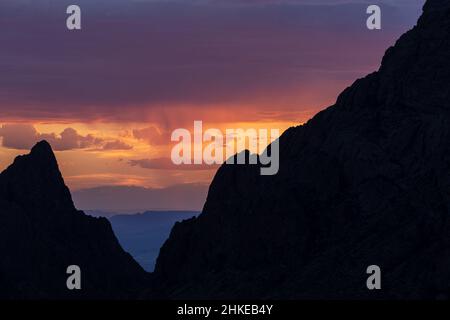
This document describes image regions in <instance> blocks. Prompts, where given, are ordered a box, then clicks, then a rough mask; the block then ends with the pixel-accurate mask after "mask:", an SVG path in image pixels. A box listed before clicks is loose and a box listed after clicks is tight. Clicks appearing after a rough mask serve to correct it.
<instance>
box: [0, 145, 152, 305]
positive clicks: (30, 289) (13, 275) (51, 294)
mask: <svg viewBox="0 0 450 320" xmlns="http://www.w3.org/2000/svg"><path fill="white" fill-rule="evenodd" d="M0 252H1V255H2V258H1V259H0V287H1V288H2V290H0V298H6V299H11V298H20V299H53V298H58V299H61V298H96V299H99V298H138V295H137V292H139V291H141V290H142V288H143V287H145V286H146V284H145V283H146V281H147V274H146V273H145V272H144V271H143V270H142V268H141V267H140V266H139V265H138V264H137V263H136V262H135V261H134V260H133V259H132V258H131V256H130V255H129V254H128V253H126V252H124V251H123V249H122V248H121V247H120V245H119V243H118V241H117V239H116V238H115V236H114V233H113V231H112V229H111V225H110V223H109V222H108V220H107V219H105V218H93V217H90V216H86V215H84V213H83V212H81V211H77V210H76V209H75V207H74V205H73V202H72V199H71V196H70V192H69V190H68V188H67V187H66V186H65V185H64V181H63V178H62V176H61V173H60V172H59V169H58V165H57V162H56V159H55V156H54V154H53V152H52V150H51V147H50V145H49V144H48V143H47V142H45V141H43V142H40V143H38V144H37V145H36V146H35V147H34V148H33V149H32V150H31V153H30V154H29V155H25V156H19V157H17V158H16V159H15V161H14V163H13V164H12V165H11V166H10V167H9V168H7V169H6V170H5V171H4V172H2V173H1V174H0ZM69 265H78V266H79V267H80V268H81V287H82V289H81V290H79V291H78V290H75V291H70V290H68V289H67V287H66V280H67V278H68V277H69V275H68V274H66V269H67V267H68V266H69Z"/></svg>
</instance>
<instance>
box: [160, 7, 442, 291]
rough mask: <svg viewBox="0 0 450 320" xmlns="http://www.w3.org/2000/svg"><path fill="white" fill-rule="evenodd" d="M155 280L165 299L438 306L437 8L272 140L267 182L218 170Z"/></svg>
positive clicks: (170, 244)
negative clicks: (375, 65)
mask: <svg viewBox="0 0 450 320" xmlns="http://www.w3.org/2000/svg"><path fill="white" fill-rule="evenodd" d="M373 264H374V265H378V266H380V267H381V270H382V290H375V291H369V290H368V289H367V287H366V279H367V277H368V275H367V274H366V268H367V267H368V266H369V265H373ZM155 275H156V276H157V278H158V279H159V280H158V281H159V282H160V284H161V285H160V289H161V290H164V291H165V292H166V293H167V294H169V295H170V296H172V297H189V298H199V297H203V298H205V297H214V298H224V297H225V298H236V297H237V298H438V297H447V298H450V1H447V0H429V1H427V3H426V5H425V7H424V13H423V15H422V17H421V18H420V20H419V22H418V24H417V26H416V27H415V28H414V29H413V30H411V31H409V32H408V33H406V34H405V35H403V36H402V37H401V38H400V39H399V40H398V42H397V43H396V45H395V46H394V47H392V48H390V49H389V50H388V51H387V52H386V55H385V57H384V59H383V62H382V65H381V68H380V70H379V71H378V72H375V73H373V74H371V75H369V76H367V77H366V78H364V79H360V80H357V81H356V82H355V83H354V84H353V85H352V86H351V87H350V88H348V89H346V90H345V91H344V92H343V93H342V94H341V95H340V96H339V98H338V99H337V102H336V104H335V105H334V106H332V107H330V108H328V109H326V110H325V111H323V112H321V113H319V114H318V115H317V116H315V117H314V118H313V119H312V120H310V121H309V122H308V123H307V124H305V125H303V126H300V127H296V128H291V129H289V130H288V131H286V132H285V133H284V134H283V136H282V137H281V138H280V171H279V173H278V175H276V176H260V175H259V169H258V167H257V166H256V165H255V166H251V165H248V166H233V165H224V166H222V167H221V168H220V169H219V171H218V172H217V175H216V177H215V178H214V181H213V183H212V185H211V187H210V190H209V195H208V199H207V202H206V204H205V207H204V210H203V213H202V214H201V215H200V216H199V217H198V218H196V219H191V220H188V221H185V222H183V223H180V224H177V225H176V226H175V227H174V229H173V230H172V233H171V236H170V239H169V240H168V241H167V242H166V243H165V245H164V246H163V248H162V250H161V253H160V256H159V258H158V261H157V266H156V272H155Z"/></svg>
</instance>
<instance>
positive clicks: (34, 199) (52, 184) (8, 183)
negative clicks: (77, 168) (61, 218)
mask: <svg viewBox="0 0 450 320" xmlns="http://www.w3.org/2000/svg"><path fill="white" fill-rule="evenodd" d="M2 190H3V191H2ZM2 193H3V195H7V198H8V200H9V201H11V202H15V203H18V204H21V205H26V206H31V207H48V206H54V205H57V206H61V207H64V208H68V209H74V207H73V202H72V197H71V195H70V192H69V190H68V188H67V187H66V185H65V183H64V179H63V177H62V175H61V172H60V170H59V167H58V163H57V160H56V157H55V154H54V153H53V150H52V147H51V146H50V144H49V143H48V142H47V141H45V140H43V141H40V142H38V143H37V144H36V145H35V146H34V147H33V148H32V149H31V152H30V153H29V154H27V155H21V156H18V157H17V158H16V159H15V160H14V163H13V164H12V165H10V166H9V167H8V168H7V169H6V170H5V171H4V172H2V173H1V174H0V195H1V194H2Z"/></svg>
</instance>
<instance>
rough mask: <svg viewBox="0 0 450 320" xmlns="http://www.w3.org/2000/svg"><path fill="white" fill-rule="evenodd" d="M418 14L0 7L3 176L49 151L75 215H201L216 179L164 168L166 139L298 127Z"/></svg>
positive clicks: (141, 0) (311, 4)
mask: <svg viewBox="0 0 450 320" xmlns="http://www.w3.org/2000/svg"><path fill="white" fill-rule="evenodd" d="M424 2H425V1H424V0H420V1H419V0H404V1H402V0H398V1H393V0H392V1H363V0H361V1H357V0H354V1H351V0H315V1H312V0H183V1H181V0H180V1H176V0H70V1H66V0H32V1H31V0H2V1H1V2H0V43H1V46H0V170H3V169H4V168H6V167H7V166H8V165H9V164H10V163H11V162H12V161H13V159H14V157H15V156H17V155H19V154H24V153H27V152H28V150H29V148H30V147H32V145H33V144H34V143H36V142H37V141H39V140H42V139H46V140H47V141H49V142H50V143H51V145H52V146H53V148H54V150H55V152H56V156H57V158H58V161H59V165H60V169H61V171H62V173H63V176H64V178H65V181H66V183H67V184H68V186H69V187H70V188H71V190H72V191H73V192H74V194H75V196H74V197H75V202H76V204H77V205H78V207H80V209H93V210H94V209H104V210H118V211H127V210H128V211H130V210H144V209H175V208H176V209H183V208H185V209H188V210H200V209H201V206H202V203H203V201H204V199H205V198H206V192H207V186H208V185H209V183H210V182H211V180H212V178H213V176H214V173H215V171H216V170H217V167H208V166H196V167H192V166H182V167H174V166H173V165H171V162H170V152H171V149H172V147H173V145H174V143H173V142H171V140H170V135H171V133H172V131H174V130H175V129H178V128H187V129H189V130H192V127H193V122H194V121H195V120H201V121H203V126H204V128H218V129H220V130H223V131H224V130H225V129H227V128H255V129H261V128H264V129H279V130H280V131H281V132H282V131H284V130H285V129H287V128H289V127H291V126H294V125H298V124H301V123H304V122H305V121H307V120H308V119H310V118H311V117H312V116H314V114H316V113H317V112H318V111H320V110H322V109H324V108H326V107H328V106H330V105H332V104H333V103H334V102H335V101H336V98H337V96H338V94H339V93H340V92H341V91H342V90H343V89H345V88H346V87H347V86H349V85H351V84H352V83H353V82H354V81H355V80H356V79H357V78H360V77H363V76H364V75H366V74H368V73H370V72H373V71H375V70H377V69H378V67H379V65H380V62H381V58H382V56H383V54H384V51H385V50H386V49H387V48H388V47H389V46H391V45H393V44H394V43H395V41H396V39H397V38H398V37H399V36H400V35H401V34H402V33H404V32H405V31H406V30H408V29H410V28H411V27H413V26H414V25H415V23H416V20H417V18H418V17H419V15H420V13H421V8H422V6H423V4H424ZM69 4H78V5H79V6H80V7H81V12H82V30H79V31H69V30H67V28H66V22H65V20H66V18H67V14H66V12H65V11H66V8H67V6H68V5H69ZM369 4H378V5H380V7H381V9H382V30H375V31H371V30H368V29H367V28H366V19H367V17H368V15H367V14H366V8H367V6H368V5H369ZM142 188H145V189H142ZM136 192H140V195H139V196H140V197H141V198H139V199H140V200H139V201H138V200H136V199H138V198H137V197H138V196H137V195H136ZM142 192H144V194H147V195H148V196H142ZM186 195H191V196H188V197H187V196H186ZM194 195H195V196H194ZM143 198H148V199H151V203H149V202H145V201H141V200H142V199H143ZM112 199H115V200H117V199H119V201H118V202H117V201H115V202H113V201H111V200H112ZM133 199H134V200H133ZM137 202H139V205H138V204H137Z"/></svg>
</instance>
